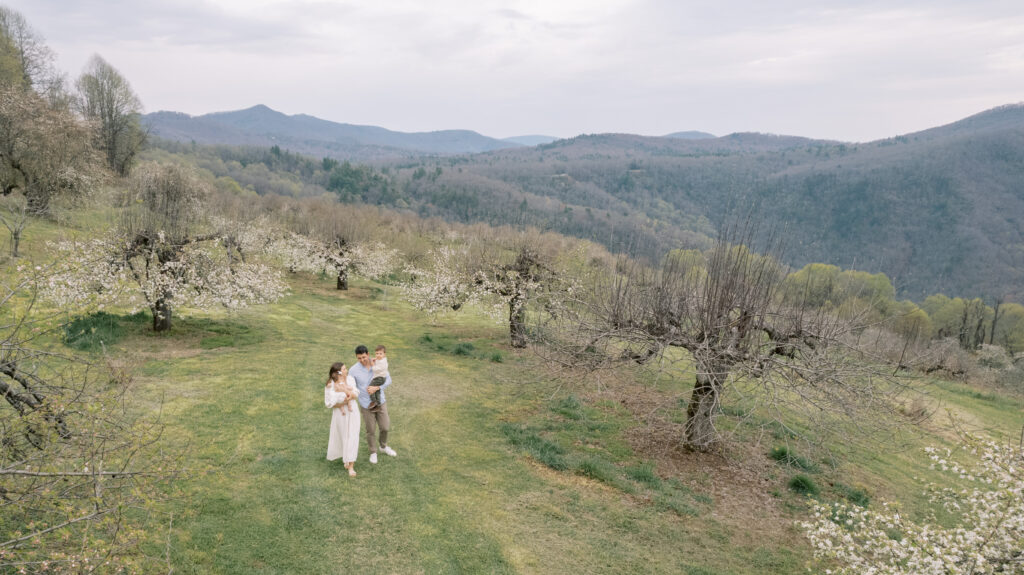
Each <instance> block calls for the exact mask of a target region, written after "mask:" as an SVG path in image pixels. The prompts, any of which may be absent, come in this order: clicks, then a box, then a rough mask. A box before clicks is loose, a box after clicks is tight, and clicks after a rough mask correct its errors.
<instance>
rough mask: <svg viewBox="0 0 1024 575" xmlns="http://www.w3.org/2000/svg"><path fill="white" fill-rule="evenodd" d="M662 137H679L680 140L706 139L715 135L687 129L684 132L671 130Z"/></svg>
mask: <svg viewBox="0 0 1024 575" xmlns="http://www.w3.org/2000/svg"><path fill="white" fill-rule="evenodd" d="M662 137H663V138H679V139H680V140H706V139H708V138H714V137H716V136H715V135H714V134H709V133H707V132H698V131H696V130H687V131H685V132H672V133H671V134H665V135H664V136H662Z"/></svg>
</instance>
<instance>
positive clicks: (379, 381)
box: [370, 377, 387, 405]
mask: <svg viewBox="0 0 1024 575" xmlns="http://www.w3.org/2000/svg"><path fill="white" fill-rule="evenodd" d="M385 381H387V380H386V379H384V378H383V377H375V378H373V379H371V380H370V385H376V386H380V385H384V382H385ZM370 403H371V404H375V405H380V390H379V389H378V390H377V391H375V392H373V393H371V394H370Z"/></svg>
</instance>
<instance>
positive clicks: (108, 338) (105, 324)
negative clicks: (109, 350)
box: [63, 311, 152, 353]
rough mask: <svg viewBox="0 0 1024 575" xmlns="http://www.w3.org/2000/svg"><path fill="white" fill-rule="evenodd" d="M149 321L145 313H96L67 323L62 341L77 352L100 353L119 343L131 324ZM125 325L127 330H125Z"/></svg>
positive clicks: (149, 318)
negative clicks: (105, 348) (107, 347)
mask: <svg viewBox="0 0 1024 575" xmlns="http://www.w3.org/2000/svg"><path fill="white" fill-rule="evenodd" d="M150 321H152V318H151V316H149V315H148V314H146V313H145V312H138V313H134V314H131V315H125V316H121V315H115V314H111V313H107V312H104V311H98V312H95V313H92V314H90V315H86V316H82V317H77V318H75V319H73V320H71V321H70V322H68V323H67V324H66V325H65V326H64V333H63V340H64V343H65V344H66V345H67V346H68V347H70V348H72V349H75V350H78V351H85V352H93V353H95V352H101V351H103V349H104V347H106V346H110V345H113V344H115V343H117V342H119V341H120V340H121V338H123V337H124V336H125V335H126V334H127V333H128V332H129V329H130V325H131V324H145V323H148V322H150ZM126 325H128V326H129V328H127V329H126V327H125V326H126Z"/></svg>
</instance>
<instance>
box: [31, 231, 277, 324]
mask: <svg viewBox="0 0 1024 575" xmlns="http://www.w3.org/2000/svg"><path fill="white" fill-rule="evenodd" d="M49 245H50V248H51V250H53V251H54V252H55V255H56V257H57V260H58V264H57V265H56V266H55V268H54V273H53V274H52V275H51V276H50V277H49V278H48V279H47V280H46V282H45V284H44V285H43V286H42V292H43V295H44V297H46V298H47V299H49V300H50V301H52V302H54V303H56V304H57V305H59V306H61V307H65V308H68V307H76V308H77V307H81V306H96V307H99V308H103V307H104V306H106V305H121V306H125V307H127V308H129V309H130V310H132V311H135V310H138V309H139V308H140V307H142V306H143V305H145V306H147V307H149V308H150V309H151V310H155V309H156V307H158V306H157V304H158V302H163V303H165V304H167V305H171V304H172V303H173V305H174V306H189V307H194V308H199V309H209V308H213V307H218V306H222V307H227V308H229V309H236V308H240V307H244V306H247V305H251V304H262V303H269V302H272V301H274V300H276V299H279V298H280V297H282V296H283V295H284V294H285V292H286V291H287V285H286V284H285V283H284V282H283V281H282V279H281V277H280V274H279V273H278V272H277V271H276V270H274V269H272V268H270V267H268V266H266V265H264V264H262V263H258V262H252V261H250V262H246V263H240V262H235V263H233V264H232V265H230V266H229V265H228V264H229V262H228V261H227V258H226V257H225V253H224V250H223V247H222V246H221V245H220V244H219V243H218V242H216V241H214V240H211V241H203V242H198V241H197V242H193V243H189V244H187V245H184V246H170V245H167V239H166V238H165V237H164V235H163V234H158V236H157V237H156V238H155V241H154V242H153V244H152V245H150V246H148V247H147V248H146V249H133V247H132V245H131V244H130V242H129V241H128V240H127V239H125V238H123V237H120V236H117V235H111V236H107V237H103V238H99V239H93V240H89V241H85V242H76V241H59V242H53V243H51V244H49ZM171 251H173V253H174V256H173V258H167V256H166V254H167V253H168V252H171ZM161 259H163V260H164V261H161Z"/></svg>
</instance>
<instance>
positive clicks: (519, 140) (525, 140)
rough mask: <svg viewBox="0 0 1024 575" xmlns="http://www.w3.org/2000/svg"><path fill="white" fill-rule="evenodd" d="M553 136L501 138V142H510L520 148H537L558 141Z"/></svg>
mask: <svg viewBox="0 0 1024 575" xmlns="http://www.w3.org/2000/svg"><path fill="white" fill-rule="evenodd" d="M558 139H559V138H556V137H554V136H541V135H530V136H513V137H511V138H502V139H501V141H502V142H510V143H513V144H519V145H521V146H539V145H540V144H550V143H551V142H554V141H555V140H558Z"/></svg>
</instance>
